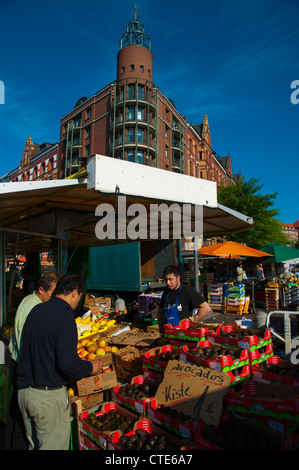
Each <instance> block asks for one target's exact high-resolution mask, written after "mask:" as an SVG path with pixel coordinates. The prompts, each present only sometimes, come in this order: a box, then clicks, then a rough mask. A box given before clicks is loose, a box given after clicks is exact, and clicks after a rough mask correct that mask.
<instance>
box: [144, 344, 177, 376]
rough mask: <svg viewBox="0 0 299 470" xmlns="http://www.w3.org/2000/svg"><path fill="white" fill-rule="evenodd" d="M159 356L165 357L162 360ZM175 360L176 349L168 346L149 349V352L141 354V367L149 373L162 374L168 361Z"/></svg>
mask: <svg viewBox="0 0 299 470" xmlns="http://www.w3.org/2000/svg"><path fill="white" fill-rule="evenodd" d="M161 355H164V356H165V358H164V360H163V359H162V358H160V356H161ZM168 356H169V358H168ZM175 358H176V359H178V358H179V351H178V349H177V348H174V347H173V346H171V345H170V344H166V345H165V346H162V347H160V348H153V349H150V350H149V351H146V352H145V353H144V354H142V356H141V361H142V367H143V368H145V369H147V370H149V371H151V372H160V373H163V372H164V370H165V369H166V366H167V362H168V360H170V359H175Z"/></svg>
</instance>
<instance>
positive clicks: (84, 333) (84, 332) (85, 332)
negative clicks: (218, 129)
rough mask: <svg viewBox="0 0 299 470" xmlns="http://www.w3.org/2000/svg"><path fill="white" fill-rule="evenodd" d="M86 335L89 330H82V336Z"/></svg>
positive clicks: (88, 333)
mask: <svg viewBox="0 0 299 470" xmlns="http://www.w3.org/2000/svg"><path fill="white" fill-rule="evenodd" d="M88 335H90V331H89V330H85V331H83V333H82V336H88Z"/></svg>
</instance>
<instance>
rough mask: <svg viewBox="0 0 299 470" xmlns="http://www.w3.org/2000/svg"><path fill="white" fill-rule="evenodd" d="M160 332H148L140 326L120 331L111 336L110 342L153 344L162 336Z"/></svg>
mask: <svg viewBox="0 0 299 470" xmlns="http://www.w3.org/2000/svg"><path fill="white" fill-rule="evenodd" d="M160 336H161V335H160V334H159V333H146V332H145V331H143V330H139V329H138V328H133V329H132V330H130V331H126V332H124V333H120V334H119V335H117V336H113V337H112V338H109V343H113V344H118V345H127V346H141V347H147V346H151V344H153V343H154V342H155V341H156V339H158V338H160Z"/></svg>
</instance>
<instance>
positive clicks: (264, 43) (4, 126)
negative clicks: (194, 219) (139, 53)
mask: <svg viewBox="0 0 299 470" xmlns="http://www.w3.org/2000/svg"><path fill="white" fill-rule="evenodd" d="M134 5H136V6H137V10H138V14H139V21H141V22H142V23H143V25H144V27H145V32H146V34H148V35H149V36H150V38H151V46H152V53H153V59H154V63H153V81H154V84H155V85H156V86H158V88H159V89H160V90H161V91H162V93H163V94H164V95H165V96H166V97H167V98H170V99H172V100H173V102H174V103H175V106H176V108H177V110H178V111H179V112H180V113H181V114H182V115H183V116H185V117H187V121H188V122H189V123H192V124H194V125H195V124H200V123H202V122H203V118H204V115H205V114H207V115H208V120H209V125H210V133H211V140H212V147H213V150H215V152H216V154H217V155H219V156H221V157H223V156H226V155H228V154H230V155H231V158H232V165H233V171H234V173H241V175H242V176H243V177H244V179H245V180H246V181H247V180H249V179H250V178H258V180H259V183H260V184H261V185H262V189H261V191H260V193H261V194H276V197H275V203H274V208H275V209H277V210H278V211H279V215H278V216H277V218H278V219H279V220H281V221H283V222H285V223H293V222H295V221H296V220H298V219H299V209H298V203H297V197H296V194H297V192H298V191H297V189H298V188H297V181H298V156H299V151H298V147H299V60H298V57H299V26H298V25H299V0H284V1H281V0H210V1H209V2H207V1H206V0H189V1H188V2H186V3H184V2H182V1H179V0H109V2H106V0H105V1H104V0H84V2H83V1H79V0H59V1H58V0H51V1H48V0H45V1H44V2H40V1H37V0H27V1H25V0H0V21H1V23H0V25H1V26H0V40H1V48H0V51H1V52H0V176H3V175H5V174H6V173H8V172H9V171H11V170H13V169H15V168H16V167H18V166H19V164H20V162H21V160H22V156H23V150H24V146H25V143H26V140H27V138H28V136H29V135H30V136H31V137H32V140H33V141H34V142H36V143H39V144H42V143H44V142H50V143H55V142H58V141H59V134H60V120H61V118H62V117H63V116H64V115H65V114H67V113H68V112H69V111H71V110H72V109H73V107H74V105H75V103H76V102H77V100H78V99H79V98H81V97H82V96H86V97H89V96H92V95H93V94H94V93H96V92H98V91H99V90H101V89H102V88H104V87H105V86H106V85H108V84H109V83H111V82H113V81H115V80H116V65H117V52H118V50H119V40H120V37H121V35H122V34H123V33H124V32H125V31H126V26H127V24H128V23H129V22H130V21H132V20H133V19H134V15H135V12H134ZM292 87H293V88H292ZM1 92H2V94H1Z"/></svg>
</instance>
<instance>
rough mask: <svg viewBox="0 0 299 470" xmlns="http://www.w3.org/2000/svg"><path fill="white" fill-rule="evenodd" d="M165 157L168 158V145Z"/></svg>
mask: <svg viewBox="0 0 299 470" xmlns="http://www.w3.org/2000/svg"><path fill="white" fill-rule="evenodd" d="M165 157H166V158H168V145H165Z"/></svg>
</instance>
